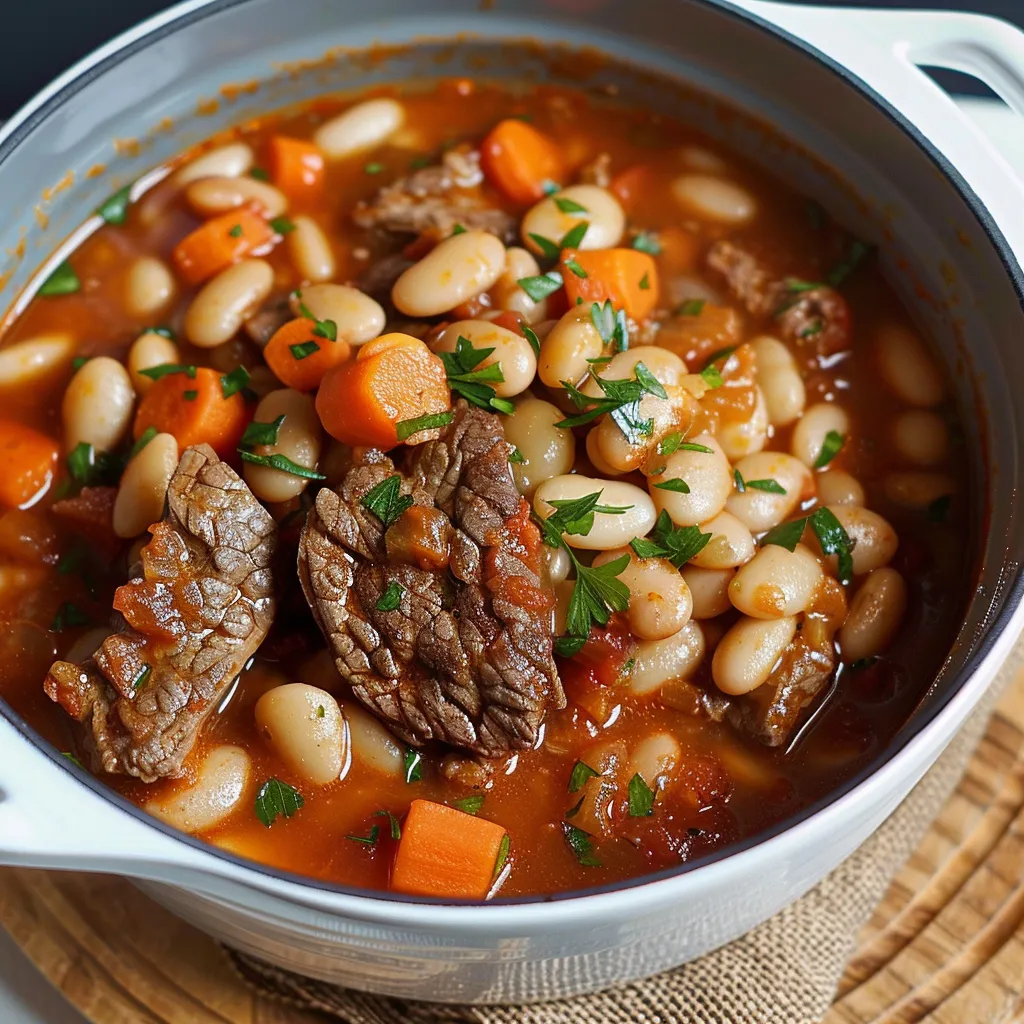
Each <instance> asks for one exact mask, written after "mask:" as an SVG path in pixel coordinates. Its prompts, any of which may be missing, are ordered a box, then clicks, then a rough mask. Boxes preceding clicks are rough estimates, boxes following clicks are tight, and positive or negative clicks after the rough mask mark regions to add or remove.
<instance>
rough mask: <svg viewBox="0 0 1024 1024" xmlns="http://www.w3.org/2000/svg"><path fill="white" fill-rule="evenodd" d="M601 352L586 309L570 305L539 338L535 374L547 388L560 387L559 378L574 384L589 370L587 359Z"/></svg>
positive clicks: (599, 342)
mask: <svg viewBox="0 0 1024 1024" xmlns="http://www.w3.org/2000/svg"><path fill="white" fill-rule="evenodd" d="M603 352H604V341H602V340H601V333H600V331H598V329H597V328H596V327H595V326H594V322H593V320H591V318H590V312H589V311H587V310H584V309H582V307H574V308H573V309H570V310H569V312H568V313H566V314H565V315H564V316H563V317H562V319H561V320H559V321H558V323H556V324H555V325H554V327H552V328H551V330H550V331H549V332H548V334H547V337H545V338H544V340H543V341H541V343H540V359H538V360H537V376H538V377H540V379H541V381H542V382H543V383H544V384H547V386H548V387H549V388H560V387H561V386H562V381H563V380H567V381H569V383H570V384H577V383H579V381H581V380H582V379H583V378H584V377H585V376H586V375H587V374H588V373H589V372H590V371H591V369H592V366H591V364H590V363H589V362H587V360H588V359H600V358H601V355H602V353H603Z"/></svg>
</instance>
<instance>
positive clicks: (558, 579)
mask: <svg viewBox="0 0 1024 1024" xmlns="http://www.w3.org/2000/svg"><path fill="white" fill-rule="evenodd" d="M541 551H542V552H543V554H544V563H545V565H546V566H547V571H548V579H549V580H550V581H551V585H552V586H554V585H556V584H558V583H564V582H565V581H566V579H568V577H569V570H570V569H571V568H572V559H571V558H570V557H569V552H568V551H566V550H565V548H551V547H548V545H547V544H545V545H543V547H542V548H541Z"/></svg>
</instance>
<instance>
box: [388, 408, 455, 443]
mask: <svg viewBox="0 0 1024 1024" xmlns="http://www.w3.org/2000/svg"><path fill="white" fill-rule="evenodd" d="M453 419H455V413H454V412H451V411H449V412H432V413H427V414H426V415H424V416H417V417H416V418H415V419H411V420H399V421H398V423H397V424H396V425H395V430H396V431H397V433H398V440H399V441H406V440H408V439H409V438H410V437H412V436H413V434H418V433H420V431H423V430H434V429H435V428H437V427H446V426H448V424H449V423H451V421H452V420H453Z"/></svg>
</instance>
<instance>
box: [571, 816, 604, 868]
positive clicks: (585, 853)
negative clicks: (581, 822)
mask: <svg viewBox="0 0 1024 1024" xmlns="http://www.w3.org/2000/svg"><path fill="white" fill-rule="evenodd" d="M562 831H563V832H565V839H566V842H568V844H569V849H570V850H572V852H573V853H574V854H576V860H578V861H579V862H580V864H581V865H582V866H583V867H585V868H599V867H600V866H601V862H600V861H599V860H598V859H597V856H596V854H595V853H594V844H593V841H592V840H591V838H590V836H589V835H587V833H586V832H584V831H583V829H581V828H577V827H576V826H575V825H570V824H569V823H568V822H565V821H563V822H562Z"/></svg>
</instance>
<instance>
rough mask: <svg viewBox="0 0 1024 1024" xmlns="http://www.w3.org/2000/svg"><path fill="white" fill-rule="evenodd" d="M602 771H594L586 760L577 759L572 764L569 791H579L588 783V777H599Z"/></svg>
mask: <svg viewBox="0 0 1024 1024" xmlns="http://www.w3.org/2000/svg"><path fill="white" fill-rule="evenodd" d="M600 777H601V773H600V772H597V771H594V769H593V768H591V767H590V765H589V764H587V763H586V762H584V761H577V762H576V763H575V764H574V765H573V766H572V774H571V775H570V776H569V792H570V793H578V792H579V791H580V790H581V789H582V788H583V787H584V786H585V785H586V784H587V780H588V779H598V778H600Z"/></svg>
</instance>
